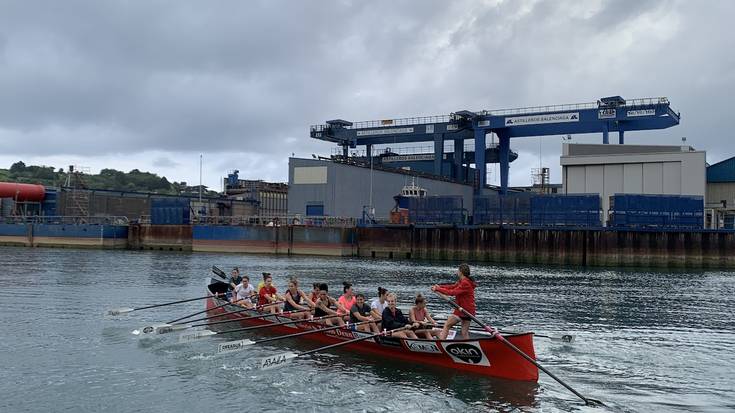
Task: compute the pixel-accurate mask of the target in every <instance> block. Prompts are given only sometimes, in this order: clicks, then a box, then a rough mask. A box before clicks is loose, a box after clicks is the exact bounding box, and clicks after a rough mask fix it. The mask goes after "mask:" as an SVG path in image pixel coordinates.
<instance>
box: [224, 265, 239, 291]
mask: <svg viewBox="0 0 735 413" xmlns="http://www.w3.org/2000/svg"><path fill="white" fill-rule="evenodd" d="M241 282H242V277H240V269H239V268H237V267H235V268H233V269H232V271H231V272H230V285H229V286H227V291H228V292H230V291H232V290H234V289H235V287H237V285H238V284H240V283H241Z"/></svg>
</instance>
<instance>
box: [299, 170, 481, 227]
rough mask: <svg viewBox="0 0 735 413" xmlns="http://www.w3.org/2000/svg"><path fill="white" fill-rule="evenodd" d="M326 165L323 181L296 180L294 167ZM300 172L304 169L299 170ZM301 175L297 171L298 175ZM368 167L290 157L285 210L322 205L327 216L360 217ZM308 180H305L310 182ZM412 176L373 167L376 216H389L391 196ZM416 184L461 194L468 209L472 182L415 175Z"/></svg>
mask: <svg viewBox="0 0 735 413" xmlns="http://www.w3.org/2000/svg"><path fill="white" fill-rule="evenodd" d="M304 167H326V168H327V182H326V183H300V184H299V183H297V182H299V180H300V179H301V178H299V179H297V180H295V179H294V178H295V175H294V169H295V168H304ZM299 174H303V172H299ZM299 176H301V175H298V174H297V175H296V177H297V178H298V177H299ZM370 177H371V170H370V168H363V167H358V166H353V165H345V164H339V163H333V162H330V161H324V160H315V159H299V158H290V159H289V188H288V213H289V214H304V215H305V214H306V206H307V205H319V204H323V205H324V213H325V214H326V215H329V216H340V217H353V218H361V217H362V209H363V206H364V205H369V204H370ZM312 181H313V179H312V180H309V181H308V182H312ZM411 181H412V179H411V176H409V175H404V174H401V173H394V172H386V171H378V170H372V182H373V183H372V188H373V191H372V199H373V205H374V207H375V214H376V216H377V217H388V215H389V212H390V210H391V209H393V207H394V206H395V201H394V200H393V197H394V196H395V195H398V194H399V193H400V191H401V189H402V188H403V187H404V186H405V185H409V184H411ZM415 182H416V185H418V186H421V187H423V188H425V189H426V190H427V192H428V195H459V196H462V198H463V202H464V205H465V208H467V209H468V210H470V211H468V212H470V213H471V206H472V186H470V185H463V184H458V183H453V182H446V181H438V180H430V179H425V178H417V179H416V181H415Z"/></svg>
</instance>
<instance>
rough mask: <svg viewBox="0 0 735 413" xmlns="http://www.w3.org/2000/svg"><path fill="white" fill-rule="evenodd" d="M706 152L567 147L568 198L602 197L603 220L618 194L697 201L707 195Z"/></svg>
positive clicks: (653, 147)
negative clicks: (611, 200)
mask: <svg viewBox="0 0 735 413" xmlns="http://www.w3.org/2000/svg"><path fill="white" fill-rule="evenodd" d="M705 155H706V154H705V152H704V151H697V150H695V149H694V148H692V147H691V146H662V145H593V144H569V143H565V144H564V145H563V149H562V156H561V158H560V162H561V166H562V186H563V190H562V192H563V193H564V194H599V196H600V197H601V200H602V211H603V217H607V216H608V211H609V209H610V197H611V196H613V195H615V194H644V195H694V196H700V197H702V198H704V195H705V192H706V189H707V188H706V179H705Z"/></svg>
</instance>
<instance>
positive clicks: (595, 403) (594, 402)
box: [434, 291, 605, 406]
mask: <svg viewBox="0 0 735 413" xmlns="http://www.w3.org/2000/svg"><path fill="white" fill-rule="evenodd" d="M434 294H436V295H438V296H439V297H440V298H441V299H442V300H444V301H446V302H447V303H449V304H450V305H451V306H452V307H454V308H456V309H457V310H459V311H461V312H463V313H464V314H465V315H466V316H468V317H470V318H471V319H472V321H474V322H475V323H477V324H478V325H479V326H480V327H482V328H483V329H484V330H485V331H487V332H488V333H490V334H492V335H493V337H495V338H497V339H498V340H499V341H500V342H501V343H503V344H505V345H506V346H508V348H510V349H511V350H513V351H515V352H516V353H518V355H520V356H521V357H523V358H524V359H526V360H527V361H528V362H529V363H531V364H533V365H534V366H536V367H537V368H538V369H539V370H541V371H543V372H544V373H546V374H548V375H549V376H550V377H551V378H552V379H554V380H556V381H557V382H558V383H559V384H561V385H562V386H564V387H566V388H567V390H569V391H571V392H572V393H574V395H575V396H577V397H579V398H580V399H582V400H584V404H585V405H587V406H604V405H605V404H604V403H602V402H601V401H599V400H595V399H590V398H589V397H584V396H582V394H581V393H579V392H578V391H576V390H574V389H573V388H572V386H570V385H568V384H566V383H565V382H564V381H563V380H562V379H560V378H558V377H556V375H555V374H554V373H552V372H550V371H549V370H547V369H546V368H545V367H544V366H542V365H541V364H539V363H538V362H537V361H536V360H534V359H533V358H532V357H531V356H529V355H528V354H526V353H524V352H523V351H522V350H521V349H519V348H518V347H516V346H515V345H514V344H513V343H511V342H510V341H508V340H506V339H505V337H503V336H502V335H501V334H500V331H498V330H496V329H494V328H492V327H490V326H489V325H487V324H485V323H483V322H482V321H480V319H478V318H477V317H475V316H474V315H473V314H472V313H470V312H469V311H467V310H465V309H464V308H462V307H461V306H460V305H459V304H457V303H456V302H454V300H451V299H450V298H449V297H447V296H445V295H444V294H440V293H438V292H436V291H434Z"/></svg>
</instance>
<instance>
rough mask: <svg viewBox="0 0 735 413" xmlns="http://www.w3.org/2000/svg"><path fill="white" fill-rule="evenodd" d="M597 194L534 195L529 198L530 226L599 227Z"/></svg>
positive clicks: (600, 213)
mask: <svg viewBox="0 0 735 413" xmlns="http://www.w3.org/2000/svg"><path fill="white" fill-rule="evenodd" d="M600 204H601V202H600V196H599V195H598V194H579V195H576V194H575V195H536V196H534V197H533V198H531V225H534V226H541V227H554V226H563V227H599V226H601V215H602V210H601V208H600V207H601V205H600Z"/></svg>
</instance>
